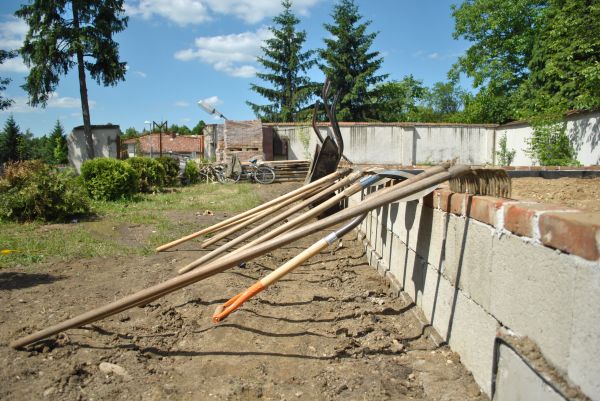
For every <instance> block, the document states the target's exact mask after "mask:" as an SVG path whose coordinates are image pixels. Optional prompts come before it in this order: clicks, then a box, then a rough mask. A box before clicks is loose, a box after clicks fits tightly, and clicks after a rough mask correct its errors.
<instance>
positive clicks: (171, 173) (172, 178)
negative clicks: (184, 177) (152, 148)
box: [156, 156, 179, 186]
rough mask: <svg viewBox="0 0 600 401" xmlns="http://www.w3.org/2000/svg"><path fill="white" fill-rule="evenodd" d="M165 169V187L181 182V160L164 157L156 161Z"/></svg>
mask: <svg viewBox="0 0 600 401" xmlns="http://www.w3.org/2000/svg"><path fill="white" fill-rule="evenodd" d="M156 160H157V161H158V162H159V163H160V164H161V165H162V166H163V168H164V169H165V173H166V175H167V179H166V181H165V185H169V186H173V185H177V182H178V180H179V160H177V159H174V158H172V157H168V156H162V157H159V158H157V159H156Z"/></svg>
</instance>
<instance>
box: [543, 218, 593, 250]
mask: <svg viewBox="0 0 600 401" xmlns="http://www.w3.org/2000/svg"><path fill="white" fill-rule="evenodd" d="M539 228H540V235H541V241H542V243H543V244H544V245H547V246H550V247H552V248H556V249H560V250H561V251H564V252H567V253H570V254H573V255H577V256H581V257H582V258H584V259H587V260H592V261H597V260H598V259H600V250H599V247H600V214H598V213H584V212H577V213H545V214H543V215H541V216H540V221H539Z"/></svg>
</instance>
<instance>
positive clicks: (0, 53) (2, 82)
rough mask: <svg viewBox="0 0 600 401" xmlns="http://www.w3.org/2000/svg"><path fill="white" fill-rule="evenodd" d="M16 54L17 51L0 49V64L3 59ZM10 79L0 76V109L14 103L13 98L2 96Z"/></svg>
mask: <svg viewBox="0 0 600 401" xmlns="http://www.w3.org/2000/svg"><path fill="white" fill-rule="evenodd" d="M16 56H17V53H16V52H14V51H8V50H2V49H0V65H2V64H3V63H4V61H6V60H8V59H11V58H13V57H16ZM10 81H11V80H10V78H2V77H0V110H4V109H7V108H9V107H10V106H12V104H13V103H14V100H12V99H8V98H6V97H3V96H2V95H3V94H4V91H5V90H6V86H7V85H8V84H9V83H10Z"/></svg>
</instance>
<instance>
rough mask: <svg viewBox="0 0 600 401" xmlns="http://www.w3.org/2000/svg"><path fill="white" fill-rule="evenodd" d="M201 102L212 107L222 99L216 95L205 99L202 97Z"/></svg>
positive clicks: (221, 102)
mask: <svg viewBox="0 0 600 401" xmlns="http://www.w3.org/2000/svg"><path fill="white" fill-rule="evenodd" d="M201 102H203V103H206V104H209V105H211V106H212V107H215V106H219V105H221V104H223V101H222V100H221V99H219V97H218V96H211V97H207V98H206V99H202V100H201Z"/></svg>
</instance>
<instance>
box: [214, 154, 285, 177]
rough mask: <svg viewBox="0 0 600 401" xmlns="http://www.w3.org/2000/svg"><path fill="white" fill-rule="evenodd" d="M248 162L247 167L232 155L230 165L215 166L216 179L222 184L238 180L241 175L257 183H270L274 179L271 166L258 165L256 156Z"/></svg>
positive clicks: (273, 171)
mask: <svg viewBox="0 0 600 401" xmlns="http://www.w3.org/2000/svg"><path fill="white" fill-rule="evenodd" d="M249 162H250V165H249V168H248V167H245V166H244V165H242V164H241V163H240V161H239V159H238V158H237V157H236V156H233V157H232V162H231V165H227V166H223V165H221V166H219V167H217V169H216V174H217V179H218V180H219V182H221V183H224V184H225V183H235V182H238V181H239V180H240V178H242V177H243V178H246V179H248V180H250V179H253V180H254V181H256V182H258V183H259V184H271V183H272V182H273V181H275V170H273V169H272V168H271V167H269V166H264V165H259V164H258V159H257V158H252V159H250V160H249Z"/></svg>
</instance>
